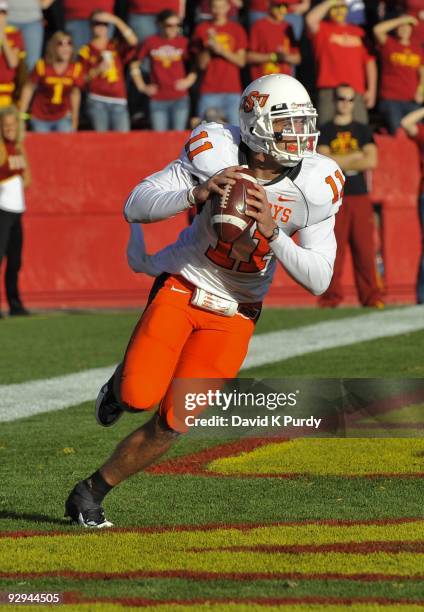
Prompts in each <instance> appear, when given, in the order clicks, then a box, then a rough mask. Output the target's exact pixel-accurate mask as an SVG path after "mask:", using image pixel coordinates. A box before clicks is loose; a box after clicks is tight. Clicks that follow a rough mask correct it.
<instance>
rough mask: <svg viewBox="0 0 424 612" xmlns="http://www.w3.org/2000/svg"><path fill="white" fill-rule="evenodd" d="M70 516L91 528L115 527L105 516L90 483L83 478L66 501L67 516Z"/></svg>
mask: <svg viewBox="0 0 424 612" xmlns="http://www.w3.org/2000/svg"><path fill="white" fill-rule="evenodd" d="M66 516H69V517H70V518H71V520H72V521H73V522H74V523H78V525H81V527H88V528H90V529H104V528H105V527H113V523H111V522H110V521H108V520H107V519H106V517H105V511H104V510H103V508H102V507H101V506H100V504H98V503H97V502H96V501H95V500H94V499H93V493H92V491H91V489H90V487H89V486H88V484H87V483H86V482H85V481H84V480H81V482H78V483H77V484H76V485H75V487H74V488H73V489H72V491H71V493H70V494H69V497H68V499H67V500H66V502H65V517H66Z"/></svg>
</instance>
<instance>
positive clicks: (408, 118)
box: [401, 108, 424, 304]
mask: <svg viewBox="0 0 424 612" xmlns="http://www.w3.org/2000/svg"><path fill="white" fill-rule="evenodd" d="M423 121H424V108H419V109H417V110H415V111H412V113H408V114H407V115H405V117H403V119H402V122H401V125H402V127H403V129H404V130H405V131H406V133H407V134H408V136H410V137H411V138H413V139H414V140H415V142H416V143H417V145H418V146H419V148H420V155H421V186H420V195H419V201H418V206H419V216H420V224H421V241H422V250H421V261H420V264H419V268H418V280H417V303H418V304H424V123H423Z"/></svg>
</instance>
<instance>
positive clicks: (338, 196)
mask: <svg viewBox="0 0 424 612" xmlns="http://www.w3.org/2000/svg"><path fill="white" fill-rule="evenodd" d="M335 177H336V178H337V179H338V181H339V183H340V191H339V188H338V187H337V185H336V181H335V180H334V179H333V177H332V176H330V175H329V176H327V177H326V179H325V182H326V183H327V185H329V186H330V187H331V190H332V192H333V200H332V204H337V202H338V201H339V200H340V199H341V198H342V197H343V188H344V184H345V179H344V177H343V174H342V173H341V172H340V170H336V172H335Z"/></svg>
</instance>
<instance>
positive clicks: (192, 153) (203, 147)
mask: <svg viewBox="0 0 424 612" xmlns="http://www.w3.org/2000/svg"><path fill="white" fill-rule="evenodd" d="M207 137H208V133H207V132H205V131H203V132H200V133H199V134H197V136H193V138H190V140H187V142H186V143H185V145H184V149H185V152H186V153H187V157H188V158H189V160H190V161H192V160H193V157H195V156H196V155H198V154H199V153H202V151H207V150H208V149H213V144H212V143H211V142H209V140H207V141H206V142H204V143H203V144H202V145H200V146H198V147H196V148H195V149H193V150H190V147H191V145H192V144H194V143H195V142H198V141H199V140H202V139H203V138H207Z"/></svg>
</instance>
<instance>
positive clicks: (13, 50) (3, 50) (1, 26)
mask: <svg viewBox="0 0 424 612" xmlns="http://www.w3.org/2000/svg"><path fill="white" fill-rule="evenodd" d="M24 59H25V47H24V40H23V38H22V34H21V32H20V31H19V30H18V29H17V28H15V27H14V26H11V25H9V24H8V23H7V2H4V1H3V0H0V107H2V106H10V105H11V104H12V103H13V100H14V94H15V90H16V81H17V77H18V70H19V67H20V65H21V62H23V61H24Z"/></svg>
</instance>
